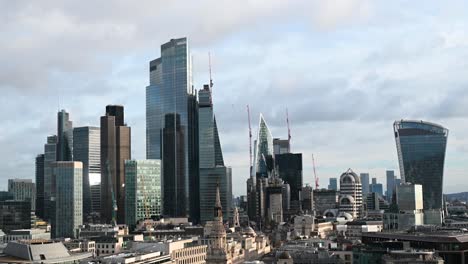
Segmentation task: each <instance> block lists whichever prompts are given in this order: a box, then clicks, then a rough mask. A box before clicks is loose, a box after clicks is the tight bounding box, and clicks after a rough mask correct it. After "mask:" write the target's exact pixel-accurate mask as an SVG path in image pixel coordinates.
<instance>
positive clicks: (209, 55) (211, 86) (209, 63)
mask: <svg viewBox="0 0 468 264" xmlns="http://www.w3.org/2000/svg"><path fill="white" fill-rule="evenodd" d="M208 67H209V71H210V89H211V88H213V79H212V78H211V53H210V52H208Z"/></svg>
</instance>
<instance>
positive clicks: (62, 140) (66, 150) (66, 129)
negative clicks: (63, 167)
mask: <svg viewBox="0 0 468 264" xmlns="http://www.w3.org/2000/svg"><path fill="white" fill-rule="evenodd" d="M72 160H73V122H72V121H70V116H69V114H68V113H67V112H66V111H65V110H61V111H60V112H58V113H57V161H72Z"/></svg>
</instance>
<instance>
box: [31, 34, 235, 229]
mask: <svg viewBox="0 0 468 264" xmlns="http://www.w3.org/2000/svg"><path fill="white" fill-rule="evenodd" d="M190 58H191V57H190V52H189V47H188V42H187V39H186V38H181V39H172V40H170V41H169V42H168V43H165V44H163V45H162V46H161V57H160V58H158V59H155V60H153V61H151V62H150V66H149V79H150V85H149V86H147V87H146V120H147V127H146V157H147V160H132V159H131V152H132V151H131V128H130V127H129V126H127V125H126V123H125V119H124V107H123V106H120V105H108V106H107V107H106V111H105V115H103V116H102V117H101V119H100V127H89V126H87V127H75V128H74V127H73V123H72V121H70V118H69V114H68V113H67V112H66V111H65V110H62V111H60V112H58V116H57V134H56V135H53V136H49V137H48V138H47V142H46V144H45V145H44V153H43V154H40V155H38V156H37V158H36V182H37V194H36V197H37V199H36V202H35V205H36V214H37V215H38V216H39V217H41V218H43V219H45V220H47V221H50V223H51V224H52V228H53V231H52V232H53V235H54V236H56V237H63V236H72V237H73V236H74V234H73V232H74V230H76V227H77V226H78V225H80V224H82V223H83V222H92V221H96V220H97V219H100V222H103V223H122V224H123V223H126V224H129V225H135V224H136V223H137V222H138V221H140V220H144V219H147V218H150V217H159V216H160V215H164V216H170V217H189V218H190V219H191V221H192V222H195V223H199V222H204V221H207V220H211V219H212V207H213V204H214V203H215V199H216V197H215V196H216V193H215V192H216V186H217V185H219V189H220V199H221V202H222V204H223V210H224V211H225V212H224V214H225V215H226V216H229V215H230V214H231V208H232V205H231V203H232V191H231V189H232V184H231V168H229V167H226V166H225V165H224V160H223V154H222V151H221V143H220V139H219V134H218V127H217V123H216V118H215V114H214V110H213V103H212V102H213V101H212V88H213V83H212V81H211V80H210V84H208V85H205V86H204V87H203V88H202V89H200V91H199V93H198V94H197V90H195V89H194V87H193V85H192V71H191V61H190ZM90 179H91V180H94V182H93V183H95V184H91V181H90ZM99 179H100V182H99ZM96 180H97V181H96ZM96 182H97V183H96Z"/></svg>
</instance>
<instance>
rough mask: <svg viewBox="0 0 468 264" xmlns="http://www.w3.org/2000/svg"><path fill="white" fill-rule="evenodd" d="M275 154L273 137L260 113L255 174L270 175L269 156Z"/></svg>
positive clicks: (255, 154)
mask: <svg viewBox="0 0 468 264" xmlns="http://www.w3.org/2000/svg"><path fill="white" fill-rule="evenodd" d="M272 155H273V137H272V135H271V132H270V128H269V127H268V125H267V123H266V121H265V119H264V118H263V115H262V114H260V122H259V125H258V136H257V140H256V141H255V144H254V175H258V176H261V177H268V166H267V158H268V157H269V156H272Z"/></svg>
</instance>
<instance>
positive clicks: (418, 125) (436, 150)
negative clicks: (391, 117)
mask: <svg viewBox="0 0 468 264" xmlns="http://www.w3.org/2000/svg"><path fill="white" fill-rule="evenodd" d="M393 128H394V132H395V140H396V146H397V151H398V161H399V163H400V173H401V179H402V181H404V182H410V183H413V184H421V185H422V187H423V199H424V210H427V209H440V208H442V187H443V178H444V161H445V150H446V147H447V137H448V129H446V128H444V127H442V126H440V125H437V124H433V123H428V122H424V121H408V120H401V121H396V122H395V123H394V124H393Z"/></svg>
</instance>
